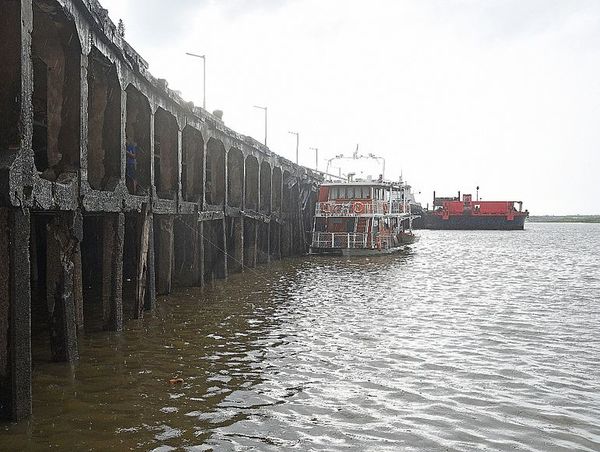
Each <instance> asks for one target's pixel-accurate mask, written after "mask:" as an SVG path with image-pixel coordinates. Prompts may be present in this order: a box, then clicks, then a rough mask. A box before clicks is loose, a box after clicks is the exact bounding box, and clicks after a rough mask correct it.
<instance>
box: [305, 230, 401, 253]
mask: <svg viewBox="0 0 600 452" xmlns="http://www.w3.org/2000/svg"><path fill="white" fill-rule="evenodd" d="M395 242H397V240H396V239H395V237H394V236H393V235H392V234H379V233H369V234H367V233H363V232H313V237H312V245H311V246H312V247H313V248H322V249H323V248H331V249H343V248H347V249H381V250H387V249H389V248H392V247H393V246H394V243H395Z"/></svg>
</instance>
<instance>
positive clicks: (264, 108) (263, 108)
mask: <svg viewBox="0 0 600 452" xmlns="http://www.w3.org/2000/svg"><path fill="white" fill-rule="evenodd" d="M254 108H260V109H261V110H264V111H265V146H266V145H267V107H261V106H259V105H255V106H254Z"/></svg>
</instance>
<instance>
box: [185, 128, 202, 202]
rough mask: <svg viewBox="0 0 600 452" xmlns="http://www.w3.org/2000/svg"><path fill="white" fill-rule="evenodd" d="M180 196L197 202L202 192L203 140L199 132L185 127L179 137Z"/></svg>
mask: <svg viewBox="0 0 600 452" xmlns="http://www.w3.org/2000/svg"><path fill="white" fill-rule="evenodd" d="M181 143H182V144H181V146H182V149H181V158H182V161H181V196H182V197H183V199H184V200H185V201H189V202H196V203H197V202H199V201H200V200H202V196H203V190H204V175H203V167H204V139H203V138H202V134H201V133H200V131H199V130H197V129H195V128H194V127H192V126H190V125H187V126H185V127H184V129H183V132H182V137H181Z"/></svg>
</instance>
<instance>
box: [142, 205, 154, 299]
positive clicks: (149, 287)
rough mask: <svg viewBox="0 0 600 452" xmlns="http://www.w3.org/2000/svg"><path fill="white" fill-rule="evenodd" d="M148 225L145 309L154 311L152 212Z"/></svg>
mask: <svg viewBox="0 0 600 452" xmlns="http://www.w3.org/2000/svg"><path fill="white" fill-rule="evenodd" d="M148 227H149V232H148V262H147V267H148V268H147V272H148V276H147V278H146V293H145V294H144V309H145V310H146V311H153V310H154V308H155V307H156V273H155V268H154V219H153V216H152V214H150V222H149V225H148Z"/></svg>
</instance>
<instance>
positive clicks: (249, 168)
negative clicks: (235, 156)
mask: <svg viewBox="0 0 600 452" xmlns="http://www.w3.org/2000/svg"><path fill="white" fill-rule="evenodd" d="M258 177H259V176H258V160H257V159H256V157H254V156H253V155H249V156H248V157H246V178H245V184H246V190H245V193H246V195H245V199H244V209H245V210H254V211H258V183H259V182H258V181H259V179H258Z"/></svg>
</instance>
